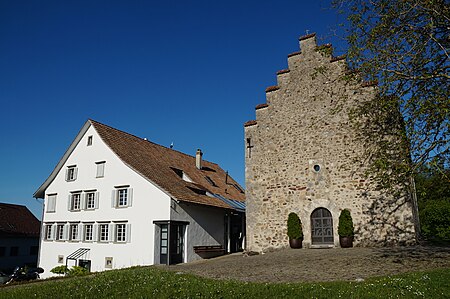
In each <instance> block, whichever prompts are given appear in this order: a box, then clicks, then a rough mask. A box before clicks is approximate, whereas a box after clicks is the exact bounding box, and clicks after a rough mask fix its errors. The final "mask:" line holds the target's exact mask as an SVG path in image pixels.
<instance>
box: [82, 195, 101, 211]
mask: <svg viewBox="0 0 450 299" xmlns="http://www.w3.org/2000/svg"><path fill="white" fill-rule="evenodd" d="M97 200H98V192H95V191H86V193H85V201H86V202H85V204H86V206H85V209H86V210H93V209H95V208H97Z"/></svg>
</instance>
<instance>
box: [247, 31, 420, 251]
mask: <svg viewBox="0 0 450 299" xmlns="http://www.w3.org/2000/svg"><path fill="white" fill-rule="evenodd" d="M299 43H300V49H301V51H297V52H293V53H292V54H289V55H288V58H287V68H285V69H284V70H281V71H279V72H277V76H276V80H277V84H276V85H274V86H270V87H267V88H266V90H265V91H266V94H265V95H266V103H267V104H260V105H257V106H256V108H255V115H256V118H255V120H253V121H249V122H246V123H245V124H244V132H245V139H244V140H245V182H246V207H247V209H246V223H247V235H246V241H247V250H248V251H257V252H264V251H270V250H273V249H276V248H283V247H287V246H289V245H288V244H289V241H288V238H287V235H286V219H287V218H288V215H289V213H290V212H295V213H297V214H298V215H299V217H300V219H301V221H302V224H303V233H304V239H303V246H304V247H314V246H319V247H320V246H324V247H339V246H340V245H339V244H340V243H339V235H338V233H337V231H338V220H339V214H340V212H341V211H342V210H343V209H348V210H350V211H351V214H352V217H353V221H354V225H355V229H356V234H355V238H354V244H355V246H380V245H396V244H414V242H415V227H414V225H415V224H414V223H415V220H413V218H414V214H413V212H412V208H411V205H410V203H411V197H410V193H409V190H402V191H404V194H405V196H404V197H397V198H394V196H391V194H383V192H385V191H386V190H380V188H377V187H376V186H374V185H375V184H373V182H372V181H371V180H370V177H367V175H366V170H367V168H368V164H367V163H368V162H366V161H367V157H366V156H365V150H366V149H367V148H368V147H370V146H372V145H371V144H364V143H363V142H364V141H363V140H361V139H360V138H358V132H357V131H356V130H357V128H356V127H355V126H354V124H353V122H352V121H351V119H350V118H349V113H348V112H349V111H352V109H354V108H355V107H357V105H359V104H360V103H363V102H365V101H367V100H369V99H373V98H374V97H375V96H376V92H377V89H376V88H373V87H374V86H376V82H375V81H368V82H362V81H361V78H360V75H358V72H357V70H349V69H348V66H347V63H346V56H345V55H342V56H337V57H336V56H333V46H332V45H331V44H323V45H317V42H316V34H314V33H312V34H308V35H305V36H302V37H300V38H299ZM267 105H269V106H270V108H269V109H263V108H264V107H268V106H267ZM256 124H257V125H256ZM393 138H396V137H395V136H393ZM393 141H394V142H395V140H393ZM405 203H406V204H405ZM393 206H397V208H396V209H395V211H392V207H393ZM320 217H323V219H325V218H326V223H327V226H326V227H321V226H320V225H318V224H317V223H318V222H317V221H315V220H320V219H319V218H320ZM399 219H400V220H399ZM324 221H325V220H324ZM321 223H324V222H321ZM368 224H370V225H368ZM317 225H318V226H317ZM324 232H326V236H325V233H324ZM321 234H322V235H321Z"/></svg>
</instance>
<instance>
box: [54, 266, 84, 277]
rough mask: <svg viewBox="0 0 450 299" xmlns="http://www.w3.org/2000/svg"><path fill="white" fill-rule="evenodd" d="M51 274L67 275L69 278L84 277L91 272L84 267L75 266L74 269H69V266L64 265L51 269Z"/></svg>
mask: <svg viewBox="0 0 450 299" xmlns="http://www.w3.org/2000/svg"><path fill="white" fill-rule="evenodd" d="M50 272H52V273H54V274H60V275H62V274H67V276H83V275H86V274H89V271H88V270H87V269H86V268H84V267H80V266H73V267H72V268H70V269H69V268H68V267H67V266H64V265H61V266H57V267H55V268H53V269H51V270H50Z"/></svg>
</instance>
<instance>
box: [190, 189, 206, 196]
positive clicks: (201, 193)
mask: <svg viewBox="0 0 450 299" xmlns="http://www.w3.org/2000/svg"><path fill="white" fill-rule="evenodd" d="M188 188H189V189H191V190H192V191H194V192H195V193H197V194H200V195H206V190H202V189H197V188H194V187H188Z"/></svg>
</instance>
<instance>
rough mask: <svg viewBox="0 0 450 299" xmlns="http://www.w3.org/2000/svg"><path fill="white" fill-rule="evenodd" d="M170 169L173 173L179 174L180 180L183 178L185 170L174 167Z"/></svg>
mask: <svg viewBox="0 0 450 299" xmlns="http://www.w3.org/2000/svg"><path fill="white" fill-rule="evenodd" d="M170 169H172V170H173V172H175V173H176V174H177V176H179V177H180V178H182V177H183V170H181V169H178V168H173V167H170Z"/></svg>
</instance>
